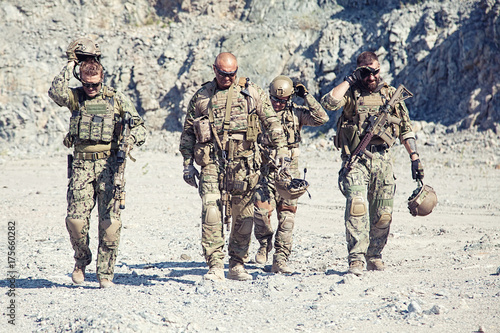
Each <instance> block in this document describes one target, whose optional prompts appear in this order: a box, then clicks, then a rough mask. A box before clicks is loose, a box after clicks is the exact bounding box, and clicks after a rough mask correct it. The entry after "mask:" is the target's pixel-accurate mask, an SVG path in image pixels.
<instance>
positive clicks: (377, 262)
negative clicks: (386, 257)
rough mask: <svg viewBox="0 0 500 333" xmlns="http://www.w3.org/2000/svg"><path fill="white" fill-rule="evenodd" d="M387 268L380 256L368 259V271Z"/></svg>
mask: <svg viewBox="0 0 500 333" xmlns="http://www.w3.org/2000/svg"><path fill="white" fill-rule="evenodd" d="M384 268H385V265H384V262H383V261H382V259H379V258H370V259H368V260H367V261H366V270H367V271H383V270H384Z"/></svg>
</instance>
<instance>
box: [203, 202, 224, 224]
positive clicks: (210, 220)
mask: <svg viewBox="0 0 500 333" xmlns="http://www.w3.org/2000/svg"><path fill="white" fill-rule="evenodd" d="M220 222H221V215H220V211H219V209H218V208H217V206H214V205H209V206H207V210H206V212H205V219H204V221H203V223H205V224H207V225H216V224H218V223H220Z"/></svg>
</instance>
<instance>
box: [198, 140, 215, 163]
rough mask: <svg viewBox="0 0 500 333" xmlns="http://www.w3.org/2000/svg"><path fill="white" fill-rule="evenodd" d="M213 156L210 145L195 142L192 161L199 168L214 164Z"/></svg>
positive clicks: (211, 145)
mask: <svg viewBox="0 0 500 333" xmlns="http://www.w3.org/2000/svg"><path fill="white" fill-rule="evenodd" d="M213 156H214V155H213V144H212V143H199V142H197V143H196V144H195V145H194V160H195V162H196V164H198V165H199V166H201V167H204V166H206V165H208V164H211V163H214V158H213Z"/></svg>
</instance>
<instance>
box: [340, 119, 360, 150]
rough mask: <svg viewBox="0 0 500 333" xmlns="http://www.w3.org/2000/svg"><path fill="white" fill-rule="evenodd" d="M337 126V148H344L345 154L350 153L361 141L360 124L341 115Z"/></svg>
mask: <svg viewBox="0 0 500 333" xmlns="http://www.w3.org/2000/svg"><path fill="white" fill-rule="evenodd" d="M337 128H338V131H337V136H336V137H335V147H336V148H337V149H342V154H343V155H350V154H351V153H352V152H353V151H354V150H355V149H356V147H357V146H358V144H359V142H360V141H361V139H360V137H359V128H358V125H357V124H356V123H354V122H352V121H349V120H345V119H343V117H341V118H340V119H339V124H338V127H337Z"/></svg>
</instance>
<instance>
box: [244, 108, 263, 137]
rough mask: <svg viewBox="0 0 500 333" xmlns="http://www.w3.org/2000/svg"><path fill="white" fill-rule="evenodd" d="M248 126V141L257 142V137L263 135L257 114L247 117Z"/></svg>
mask: <svg viewBox="0 0 500 333" xmlns="http://www.w3.org/2000/svg"><path fill="white" fill-rule="evenodd" d="M247 126H248V127H247V135H246V140H247V141H250V142H256V141H257V137H258V136H259V134H260V133H261V129H260V123H259V116H257V114H255V113H252V114H249V115H248V117H247Z"/></svg>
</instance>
